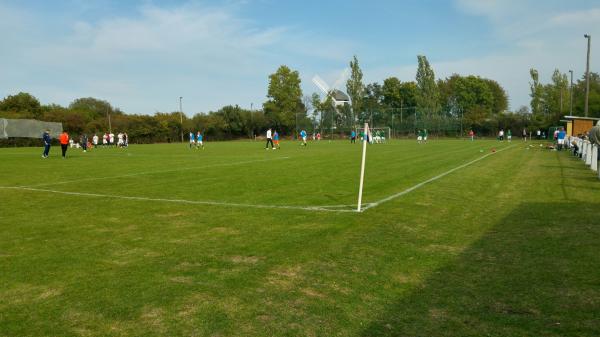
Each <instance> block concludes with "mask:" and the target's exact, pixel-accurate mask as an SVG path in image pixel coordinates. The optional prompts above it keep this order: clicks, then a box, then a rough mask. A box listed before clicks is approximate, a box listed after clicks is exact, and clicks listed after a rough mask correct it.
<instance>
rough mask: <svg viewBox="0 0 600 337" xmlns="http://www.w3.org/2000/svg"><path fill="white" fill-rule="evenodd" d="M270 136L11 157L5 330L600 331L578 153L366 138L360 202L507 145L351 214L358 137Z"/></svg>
mask: <svg viewBox="0 0 600 337" xmlns="http://www.w3.org/2000/svg"><path fill="white" fill-rule="evenodd" d="M263 145H264V144H262V143H255V142H222V143H210V142H209V143H208V144H207V147H206V149H205V150H203V151H202V150H189V149H188V148H187V145H185V144H184V145H181V144H169V145H167V144H165V145H144V146H141V145H140V146H131V147H130V148H129V149H98V150H94V151H91V152H88V153H81V152H80V151H78V150H70V151H69V158H68V159H67V160H62V159H60V158H59V156H58V152H60V149H58V148H56V147H54V148H53V149H52V151H51V156H52V157H51V158H49V159H45V160H43V159H42V158H40V157H41V149H32V148H27V149H0V162H1V163H2V164H1V165H0V177H1V182H0V186H2V188H0V336H598V335H600V268H599V267H600V254H599V253H598V252H600V181H598V179H597V177H596V176H595V175H594V174H593V173H592V172H591V171H589V170H588V169H587V168H586V167H585V166H584V165H583V163H582V162H581V161H579V160H577V159H575V158H572V157H570V156H569V155H568V154H567V153H564V152H563V153H558V152H550V151H546V150H543V149H540V148H539V147H538V146H537V144H536V146H535V147H528V146H526V145H525V144H523V143H522V142H516V141H515V142H513V143H512V144H507V143H506V142H505V143H502V144H501V143H497V142H492V141H487V142H486V141H482V142H468V141H459V140H447V141H441V140H440V141H436V140H434V141H431V142H430V143H428V144H422V145H419V144H416V143H415V142H413V141H395V142H391V143H388V144H381V145H375V146H369V148H368V153H367V162H368V164H367V173H366V180H365V189H364V202H365V203H373V202H377V201H379V200H382V199H384V198H386V197H388V196H390V195H394V194H396V193H398V192H401V191H403V190H405V189H407V188H410V187H412V186H415V185H416V184H419V183H421V182H423V181H425V180H427V179H430V178H432V177H435V176H438V175H440V174H443V173H445V172H447V171H449V170H452V169H454V168H456V167H459V166H461V165H463V164H465V163H469V162H471V161H473V160H476V159H478V158H481V157H482V156H484V155H487V154H489V153H491V150H492V149H496V150H498V152H496V153H495V154H493V155H490V156H488V157H486V158H484V159H482V160H480V161H477V162H475V163H473V164H471V165H469V166H466V167H464V168H461V169H460V170H457V171H455V172H452V173H450V174H448V175H446V176H444V177H442V178H440V179H438V180H435V181H433V182H431V183H428V184H426V185H424V186H422V187H420V188H419V189H416V190H414V191H412V192H410V193H408V194H406V195H403V196H401V197H399V198H396V199H393V200H390V201H388V202H385V203H382V204H381V205H379V206H377V207H373V208H370V209H368V210H367V211H365V212H363V213H355V212H332V211H331V210H335V209H340V210H344V211H348V210H350V209H351V208H352V207H354V206H350V205H355V203H356V197H357V186H358V177H359V165H360V146H359V145H358V144H357V145H350V144H348V143H347V142H334V143H328V142H321V143H310V144H309V146H308V148H301V147H299V146H298V145H297V143H294V142H283V144H282V149H281V150H279V151H271V150H269V151H265V150H264V147H263ZM482 151H483V152H482ZM16 186H22V187H23V186H28V187H32V188H34V189H35V190H31V189H29V190H27V189H15V188H6V187H16ZM61 192H67V193H72V194H64V193H61ZM77 193H79V194H77ZM123 197H134V198H139V199H124V198H123ZM198 202H212V203H221V204H220V205H216V204H202V203H198ZM263 206H269V207H273V208H260V207H263ZM280 206H292V207H297V208H289V207H288V208H285V207H280ZM311 207H324V208H327V210H314V209H311Z"/></svg>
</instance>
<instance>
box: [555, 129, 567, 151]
mask: <svg viewBox="0 0 600 337" xmlns="http://www.w3.org/2000/svg"><path fill="white" fill-rule="evenodd" d="M566 136H567V133H566V132H565V129H564V128H560V131H559V132H558V135H557V137H556V140H557V142H558V151H561V150H562V149H563V147H564V145H565V137H566Z"/></svg>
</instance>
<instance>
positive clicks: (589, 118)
mask: <svg viewBox="0 0 600 337" xmlns="http://www.w3.org/2000/svg"><path fill="white" fill-rule="evenodd" d="M565 119H567V120H573V119H585V120H590V121H600V118H596V117H580V116H565Z"/></svg>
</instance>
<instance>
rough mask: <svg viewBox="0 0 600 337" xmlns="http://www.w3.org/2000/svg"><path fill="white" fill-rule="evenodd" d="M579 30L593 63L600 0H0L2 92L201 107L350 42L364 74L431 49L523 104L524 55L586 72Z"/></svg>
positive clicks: (444, 62) (390, 72)
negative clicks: (588, 39) (589, 41)
mask: <svg viewBox="0 0 600 337" xmlns="http://www.w3.org/2000/svg"><path fill="white" fill-rule="evenodd" d="M584 33H589V34H591V35H592V37H593V38H595V37H596V36H597V38H595V40H592V43H593V45H592V60H591V64H592V70H593V71H597V69H598V68H597V65H598V64H600V57H599V56H600V49H598V48H596V49H595V47H594V43H595V41H600V2H598V1H584V0H572V1H558V0H546V1H528V0H503V1H501V0H454V1H450V0H449V1H433V0H429V1H427V0H426V1H417V0H414V1H383V0H381V1H378V0H371V1H336V0H330V1H314V0H305V1H276V0H245V1H244V0H238V1H235V0H229V1H214V0H206V1H175V0H172V1H158V0H155V1H149V0H148V1H117V0H100V1H93V0H89V1H86V0H71V1H41V0H40V1H16V0H3V1H0V40H1V41H3V47H2V51H1V52H0V96H2V97H4V96H6V95H9V94H14V93H17V92H19V91H25V92H29V93H31V94H33V95H35V96H36V97H38V98H39V99H40V100H41V102H42V103H57V104H61V105H68V104H69V103H70V102H71V101H73V100H74V99H76V98H78V97H90V96H91V97H96V98H100V99H105V100H108V101H109V102H111V103H112V104H113V105H114V106H116V107H119V108H121V109H122V110H123V111H125V112H127V113H139V114H151V113H154V112H156V111H174V110H177V109H178V100H179V96H183V97H184V99H183V108H184V111H185V112H186V113H187V114H188V115H192V114H194V113H198V112H207V111H210V110H216V109H218V108H219V107H221V106H223V105H227V104H238V105H240V106H242V107H248V108H249V107H250V104H251V103H254V107H259V106H260V105H261V104H262V102H264V100H265V99H266V98H265V95H266V91H267V84H268V75H269V74H270V73H272V72H274V71H275V70H276V69H277V67H278V66H279V65H281V64H286V65H288V66H290V67H291V68H293V69H296V70H298V71H299V72H300V74H301V77H302V86H303V91H304V94H306V95H310V94H311V93H312V92H316V91H318V89H317V88H316V87H315V86H314V85H313V84H312V83H311V78H312V77H313V76H314V75H316V74H318V75H320V76H321V77H322V78H324V79H325V80H326V81H327V82H329V83H333V82H335V80H336V79H337V78H338V77H339V74H340V73H342V71H343V70H344V69H345V67H346V66H347V64H348V62H349V60H350V59H351V58H352V56H353V55H357V56H358V58H359V62H360V64H361V67H362V69H363V73H364V76H365V81H366V82H374V81H379V82H381V81H382V80H383V79H384V78H386V77H389V76H396V77H398V78H400V79H401V80H402V81H410V80H414V76H415V72H416V59H417V58H416V56H417V55H418V54H424V55H426V56H427V57H428V58H429V60H430V62H431V63H432V65H433V67H434V71H435V74H436V77H438V78H445V77H447V76H450V75H451V74H453V73H458V74H462V75H470V74H473V75H480V76H483V77H488V78H492V79H495V80H497V81H498V82H500V84H501V85H502V86H503V87H504V88H505V89H506V90H507V92H508V94H509V98H510V105H511V108H512V109H517V108H518V107H519V106H521V105H528V103H529V98H528V93H529V68H531V67H535V68H537V69H538V70H539V71H540V73H541V76H542V80H543V81H548V80H549V78H550V76H551V74H552V71H553V70H554V69H555V68H559V69H560V70H561V71H563V72H565V73H567V72H568V70H569V69H573V70H574V73H575V77H576V78H579V77H581V76H582V75H583V72H584V70H585V51H586V41H585V39H584V38H583V34H584ZM598 43H599V44H597V45H598V46H599V48H600V42H598ZM595 50H598V52H595Z"/></svg>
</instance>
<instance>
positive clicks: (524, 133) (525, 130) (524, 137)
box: [523, 128, 527, 142]
mask: <svg viewBox="0 0 600 337" xmlns="http://www.w3.org/2000/svg"><path fill="white" fill-rule="evenodd" d="M523 141H525V142H526V141H527V129H526V128H523Z"/></svg>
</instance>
